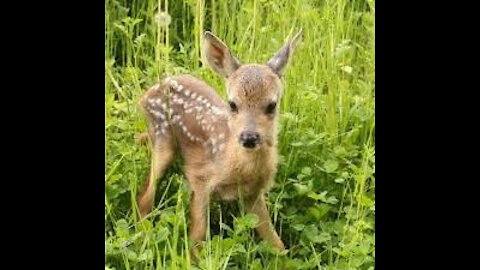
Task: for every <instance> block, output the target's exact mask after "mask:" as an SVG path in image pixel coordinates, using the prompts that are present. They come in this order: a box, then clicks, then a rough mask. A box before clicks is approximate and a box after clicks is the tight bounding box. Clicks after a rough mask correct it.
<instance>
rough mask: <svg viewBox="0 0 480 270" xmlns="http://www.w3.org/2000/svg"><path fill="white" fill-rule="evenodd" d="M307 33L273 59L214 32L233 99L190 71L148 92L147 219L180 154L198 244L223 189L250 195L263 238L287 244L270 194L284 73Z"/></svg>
mask: <svg viewBox="0 0 480 270" xmlns="http://www.w3.org/2000/svg"><path fill="white" fill-rule="evenodd" d="M301 34H302V30H300V31H299V32H298V33H297V34H296V35H295V36H294V37H293V38H292V39H291V40H290V41H289V42H287V43H286V44H285V45H284V46H283V47H282V48H281V49H280V50H279V51H278V52H277V53H276V54H275V55H274V56H273V57H272V58H271V59H270V60H269V61H268V62H267V63H266V64H241V63H240V62H239V60H237V58H235V57H234V56H233V55H232V54H231V52H230V50H229V49H228V47H227V46H226V45H225V44H224V43H223V42H222V41H221V40H220V39H219V38H217V37H216V36H215V35H213V34H212V33H211V32H208V31H207V32H206V33H205V45H206V46H205V47H206V51H205V55H206V59H207V61H208V63H209V64H210V66H211V67H212V68H213V70H214V71H216V72H217V73H218V74H220V75H221V76H222V77H224V78H225V80H226V87H227V95H228V103H227V102H224V101H223V99H222V98H221V97H220V96H219V95H218V94H217V93H216V91H215V90H214V89H212V88H211V87H209V86H208V85H207V84H206V83H205V82H203V81H201V80H199V79H197V78H195V77H193V76H190V75H178V76H173V77H166V78H164V79H163V80H162V81H161V82H160V83H158V84H157V85H155V86H153V87H151V88H150V89H149V90H147V91H146V93H145V94H144V95H143V96H142V97H141V98H140V102H139V104H140V107H141V109H142V110H143V112H144V113H145V115H146V118H147V121H148V137H150V140H151V147H152V151H151V152H152V156H151V168H150V176H149V178H148V181H147V183H146V186H145V188H144V191H143V193H141V194H140V196H139V199H138V205H139V211H140V216H141V217H142V218H143V217H145V216H146V215H147V214H148V213H149V212H150V211H151V210H152V207H153V202H154V197H155V190H156V186H157V180H158V179H159V178H160V177H161V176H162V175H163V173H164V172H165V169H166V168H167V166H169V165H170V164H171V163H172V161H173V158H174V155H175V154H179V155H180V156H181V157H182V159H183V162H184V169H185V174H186V177H187V179H188V182H189V187H190V189H191V191H192V195H191V203H190V215H191V227H190V232H189V234H190V238H191V240H193V241H194V243H197V244H198V242H200V241H202V240H204V237H205V235H206V229H207V228H206V214H207V213H206V211H207V207H208V203H209V199H210V195H214V194H216V195H219V196H220V198H221V199H223V200H234V199H240V198H241V199H243V202H244V206H245V209H246V211H247V212H248V213H253V214H256V215H258V217H259V223H258V224H257V227H256V230H257V232H258V233H259V235H260V237H261V238H262V239H264V240H266V241H269V242H270V243H272V244H273V245H274V246H275V247H277V248H278V249H279V250H284V249H285V246H284V244H283V242H282V240H281V239H280V238H279V236H278V234H277V232H276V230H275V228H274V226H273V225H272V222H271V220H270V217H269V214H268V211H267V207H266V203H265V197H264V193H265V192H267V191H268V189H269V188H270V187H271V185H272V183H273V179H274V177H275V174H276V171H277V125H278V114H279V112H278V106H277V105H278V104H279V102H280V99H281V96H282V92H283V87H282V83H281V80H280V77H281V75H282V72H283V70H284V68H285V66H286V65H287V63H288V61H289V58H290V57H291V55H292V52H293V49H294V48H295V46H296V45H297V44H298V42H299V41H300V40H301Z"/></svg>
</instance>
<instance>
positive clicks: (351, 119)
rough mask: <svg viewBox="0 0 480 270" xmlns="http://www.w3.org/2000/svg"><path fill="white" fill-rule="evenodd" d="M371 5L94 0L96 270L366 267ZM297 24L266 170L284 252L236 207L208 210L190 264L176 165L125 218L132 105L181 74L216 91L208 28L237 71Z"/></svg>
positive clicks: (134, 181) (140, 165)
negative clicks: (98, 112) (98, 107)
mask: <svg viewBox="0 0 480 270" xmlns="http://www.w3.org/2000/svg"><path fill="white" fill-rule="evenodd" d="M374 18H375V8H374V1H373V0H321V1H319V0H317V1H313V0H302V1H300V0H231V1H223V0H170V1H167V0H159V1H150V0H149V1H147V0H142V1H140V0H106V1H105V144H106V145H105V156H106V158H105V253H106V259H105V269H116V270H119V269H345V270H347V269H348V270H353V269H365V270H370V269H374V266H375V240H374V237H375V221H374V219H375V65H374V64H375V43H374V42H375V39H374V34H375V30H374V21H375V20H374ZM300 28H303V31H304V35H303V41H302V43H301V44H300V45H299V47H298V48H297V50H296V51H295V54H294V57H293V59H292V62H291V63H290V66H289V67H288V68H287V70H286V73H285V75H284V77H283V78H282V80H283V82H284V85H285V92H284V93H285V94H284V97H283V100H282V102H281V104H280V108H281V118H280V124H281V125H280V132H279V136H280V137H279V143H280V145H279V152H280V155H281V156H280V164H279V172H278V174H277V177H276V179H275V181H276V182H275V185H274V187H273V188H272V190H271V192H270V193H269V194H268V201H269V204H268V206H269V211H270V213H271V217H272V220H273V221H274V224H275V226H276V228H277V231H278V232H279V234H280V235H281V238H282V239H283V240H284V242H285V243H286V245H287V248H288V250H287V251H286V252H284V253H279V252H277V251H276V250H275V249H274V248H273V247H271V246H269V245H268V244H267V243H265V242H263V241H260V239H259V237H258V235H257V234H256V232H255V231H254V230H253V229H252V227H254V225H255V221H256V219H255V216H251V215H245V214H244V213H243V212H242V211H241V209H240V207H239V206H238V205H237V203H229V204H227V203H218V202H217V203H214V204H212V205H211V206H210V219H209V223H210V228H211V230H210V231H209V235H208V240H207V241H206V242H205V244H204V248H203V249H202V254H201V256H202V257H201V259H200V261H199V262H198V264H191V258H190V257H189V253H188V249H189V242H188V241H189V240H188V237H187V230H188V224H189V210H188V206H189V191H188V187H187V184H186V179H185V177H184V175H183V173H182V170H181V163H180V162H179V161H178V162H177V163H175V165H174V166H173V167H172V168H171V169H170V170H169V171H168V172H167V174H166V175H165V176H164V178H163V179H162V180H160V181H159V182H160V184H159V189H158V192H157V199H156V208H155V210H154V211H153V213H152V216H153V217H152V218H150V219H148V220H144V221H140V220H139V219H138V217H137V215H136V211H137V205H136V196H137V191H138V190H139V189H140V187H142V186H143V183H144V181H145V180H146V178H147V175H148V171H149V165H150V162H149V158H150V153H149V151H150V150H149V148H148V147H147V146H143V145H139V144H136V143H135V135H136V134H138V133H141V132H144V131H146V120H145V119H144V117H143V115H142V114H141V112H140V110H139V108H138V105H137V101H138V98H139V97H140V95H142V93H143V92H144V91H145V89H147V88H148V87H150V86H152V85H153V84H155V83H156V82H157V81H159V80H160V79H161V78H162V77H163V76H165V75H173V74H179V73H190V74H193V75H195V76H198V77H199V78H202V79H203V80H205V81H206V82H207V83H208V84H210V85H211V86H213V87H214V88H215V89H217V91H218V92H219V94H220V95H222V96H224V94H225V88H224V84H223V80H222V78H220V77H219V76H218V75H216V74H215V73H214V72H213V71H212V70H211V69H210V68H209V67H208V66H207V64H206V62H205V61H203V60H202V57H203V52H202V45H203V40H202V37H203V33H204V31H205V30H211V31H212V32H213V33H215V34H216V35H217V36H218V37H220V38H221V39H222V40H224V41H225V42H226V43H227V44H228V45H229V47H230V48H231V50H232V51H233V53H234V54H235V55H236V56H237V57H238V58H239V59H241V61H243V62H244V63H248V62H250V63H251V62H258V63H261V62H266V61H267V60H268V59H269V58H270V57H271V56H272V55H273V53H274V52H276V51H277V49H279V48H280V47H281V46H282V45H283V43H284V42H285V41H286V40H287V38H289V37H291V36H292V35H293V34H295V33H296V31H297V30H298V29H300Z"/></svg>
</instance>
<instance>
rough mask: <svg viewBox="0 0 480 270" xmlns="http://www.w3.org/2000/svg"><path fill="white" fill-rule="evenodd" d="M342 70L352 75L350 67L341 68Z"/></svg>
mask: <svg viewBox="0 0 480 270" xmlns="http://www.w3.org/2000/svg"><path fill="white" fill-rule="evenodd" d="M342 70H343V71H345V72H346V73H348V74H351V73H352V67H351V66H343V67H342Z"/></svg>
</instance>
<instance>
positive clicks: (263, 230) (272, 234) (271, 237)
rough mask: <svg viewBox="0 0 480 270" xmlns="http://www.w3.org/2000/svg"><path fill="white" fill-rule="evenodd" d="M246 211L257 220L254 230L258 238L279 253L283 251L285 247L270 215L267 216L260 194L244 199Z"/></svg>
mask: <svg viewBox="0 0 480 270" xmlns="http://www.w3.org/2000/svg"><path fill="white" fill-rule="evenodd" d="M245 206H246V210H247V212H249V213H252V214H255V215H257V216H258V218H259V222H258V225H257V227H256V230H257V232H258V234H259V235H260V237H261V238H262V239H263V240H266V241H268V242H270V243H271V244H272V245H273V246H275V247H276V248H278V249H279V250H280V251H282V250H284V249H285V245H284V244H283V242H282V240H281V239H280V237H279V236H278V234H277V232H276V231H275V227H274V226H273V224H272V222H271V220H270V215H269V214H268V210H267V204H266V201H265V196H263V194H260V195H258V196H253V197H250V198H245Z"/></svg>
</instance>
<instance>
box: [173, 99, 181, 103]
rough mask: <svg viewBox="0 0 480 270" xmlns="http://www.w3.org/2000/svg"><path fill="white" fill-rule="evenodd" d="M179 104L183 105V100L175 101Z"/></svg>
mask: <svg viewBox="0 0 480 270" xmlns="http://www.w3.org/2000/svg"><path fill="white" fill-rule="evenodd" d="M173 101H174V102H175V103H177V104H183V99H181V98H179V99H177V100H173Z"/></svg>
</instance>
